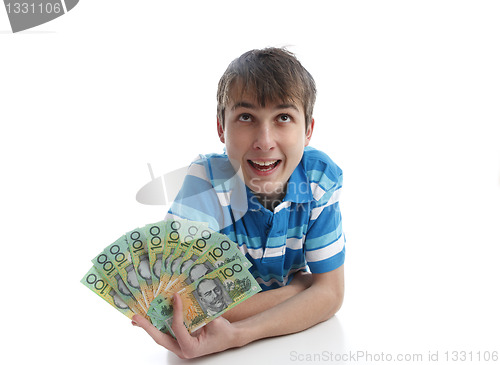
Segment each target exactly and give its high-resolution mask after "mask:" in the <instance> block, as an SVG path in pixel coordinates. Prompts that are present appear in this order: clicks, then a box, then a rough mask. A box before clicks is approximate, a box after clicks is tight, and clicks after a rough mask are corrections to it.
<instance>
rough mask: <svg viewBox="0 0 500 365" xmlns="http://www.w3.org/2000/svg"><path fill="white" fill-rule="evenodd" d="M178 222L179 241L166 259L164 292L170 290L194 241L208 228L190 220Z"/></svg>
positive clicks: (163, 279)
mask: <svg viewBox="0 0 500 365" xmlns="http://www.w3.org/2000/svg"><path fill="white" fill-rule="evenodd" d="M178 222H179V230H178V233H179V241H178V243H177V246H176V248H175V250H173V252H171V253H170V255H169V256H168V257H166V258H165V267H164V272H163V276H162V287H161V290H162V291H163V290H165V288H168V286H169V282H170V278H171V277H172V274H174V273H175V272H176V271H177V269H178V268H179V267H180V265H181V263H182V259H183V257H184V254H185V253H186V251H187V250H188V249H189V247H190V246H191V244H193V242H194V240H195V239H196V238H199V237H200V235H201V233H202V232H203V231H204V230H206V229H207V227H208V225H207V224H206V223H201V222H192V221H188V220H184V221H180V220H179V221H178Z"/></svg>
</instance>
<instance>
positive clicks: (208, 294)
mask: <svg viewBox="0 0 500 365" xmlns="http://www.w3.org/2000/svg"><path fill="white" fill-rule="evenodd" d="M250 266H251V264H250V263H249V262H248V261H247V260H246V259H245V260H243V261H241V260H234V261H232V262H230V263H228V264H226V265H224V266H221V267H219V268H217V269H216V270H214V271H212V272H210V273H208V274H206V275H205V276H204V277H202V278H200V279H198V280H197V281H195V282H193V283H192V284H190V285H188V286H186V287H183V288H182V289H181V290H179V292H178V293H179V294H180V298H181V300H182V304H183V311H184V313H183V317H184V324H185V326H186V328H187V329H188V331H189V332H190V333H192V332H194V331H196V330H197V329H199V328H201V327H202V326H204V325H206V324H207V323H209V322H210V321H212V320H213V319H215V318H217V317H219V316H220V315H222V314H223V313H225V312H226V311H228V310H229V309H231V308H233V307H235V306H236V305H238V304H240V303H241V302H243V301H244V300H246V299H248V298H250V297H251V296H252V295H254V294H256V293H258V292H259V291H260V290H261V288H260V286H259V284H258V283H257V282H256V281H255V279H254V277H253V276H252V274H251V273H250V272H249V271H248V268H249V267H250ZM170 301H171V298H170V297H166V296H164V295H163V294H160V295H158V296H157V297H156V298H155V300H153V302H152V303H151V306H150V308H149V311H148V315H149V314H150V313H151V314H152V315H153V312H154V316H155V319H156V320H157V322H159V323H160V324H163V323H164V322H165V321H166V324H167V327H169V326H171V323H172V316H173V313H171V312H170V311H168V310H167V311H166V313H167V315H165V316H162V309H163V308H165V307H166V308H169V307H171V302H170Z"/></svg>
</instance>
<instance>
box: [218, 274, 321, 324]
mask: <svg viewBox="0 0 500 365" xmlns="http://www.w3.org/2000/svg"><path fill="white" fill-rule="evenodd" d="M312 277H313V276H312V274H310V273H307V272H304V271H299V272H297V273H295V274H294V276H293V279H292V281H291V282H290V284H289V285H285V286H282V287H281V288H278V289H273V290H266V291H262V292H260V293H257V294H255V295H253V296H252V297H250V298H248V299H247V300H245V301H244V302H243V303H240V304H238V305H237V306H236V307H234V308H232V309H230V310H229V311H227V312H226V313H224V314H223V317H224V318H226V319H227V320H228V321H229V322H237V321H241V320H242V319H245V318H248V317H251V316H253V315H255V314H257V313H261V312H264V311H265V310H268V309H269V308H272V307H274V306H275V305H278V304H280V303H282V302H284V301H285V300H287V299H290V298H291V297H293V296H295V295H297V294H299V293H300V292H301V291H303V290H305V289H307V288H309V287H310V286H311V284H312Z"/></svg>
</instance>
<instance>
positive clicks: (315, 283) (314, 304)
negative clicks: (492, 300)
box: [134, 265, 344, 358]
mask: <svg viewBox="0 0 500 365" xmlns="http://www.w3.org/2000/svg"><path fill="white" fill-rule="evenodd" d="M343 298H344V267H343V265H342V266H341V267H339V268H337V269H336V270H334V271H330V272H327V273H324V274H312V284H311V286H309V287H308V288H307V289H305V290H303V291H301V292H300V293H299V294H297V295H295V296H292V297H290V298H289V299H287V300H285V301H283V302H281V303H279V304H277V305H276V306H273V307H271V308H269V309H267V310H264V311H263V312H260V313H257V314H255V315H253V316H251V317H248V318H246V319H243V320H241V321H237V322H233V323H230V322H229V321H227V320H226V319H225V318H217V319H215V320H214V321H212V322H210V323H209V324H207V325H206V326H204V327H202V328H201V329H200V330H199V331H198V332H197V333H195V335H194V336H191V335H190V334H189V333H188V332H187V330H186V328H185V326H184V324H183V320H182V302H181V300H177V299H178V294H175V295H174V318H173V322H172V329H173V331H174V333H175V335H176V337H177V341H176V340H174V339H173V338H172V337H171V336H169V335H167V334H164V333H162V332H160V331H158V330H157V329H156V328H155V327H154V326H153V325H152V324H151V323H149V321H147V320H146V319H145V318H143V317H141V316H138V315H136V316H134V321H135V322H136V324H137V325H139V326H140V327H142V328H143V329H144V330H146V332H148V333H149V335H150V336H151V337H153V339H154V340H155V341H156V342H157V343H158V344H160V345H162V346H164V347H166V348H167V349H169V350H170V351H173V352H174V353H176V354H177V355H178V356H179V357H181V358H193V357H198V356H202V355H206V354H209V353H213V352H219V351H223V350H226V349H228V348H231V347H240V346H244V345H246V344H248V343H250V342H252V341H255V340H258V339H261V338H266V337H273V336H279V335H285V334H289V333H294V332H299V331H302V330H305V329H307V328H309V327H312V326H314V325H315V324H317V323H320V322H323V321H325V320H327V319H328V318H330V317H332V316H333V315H334V314H335V313H336V312H337V311H338V310H339V309H340V307H341V305H342V301H343Z"/></svg>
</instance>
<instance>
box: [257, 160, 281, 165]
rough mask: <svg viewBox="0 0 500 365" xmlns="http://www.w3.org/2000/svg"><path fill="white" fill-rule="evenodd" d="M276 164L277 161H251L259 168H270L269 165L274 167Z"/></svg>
mask: <svg viewBox="0 0 500 365" xmlns="http://www.w3.org/2000/svg"><path fill="white" fill-rule="evenodd" d="M276 162H278V160H274V161H266V162H264V161H252V163H254V164H256V165H259V166H271V165H274V164H275V163H276Z"/></svg>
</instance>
